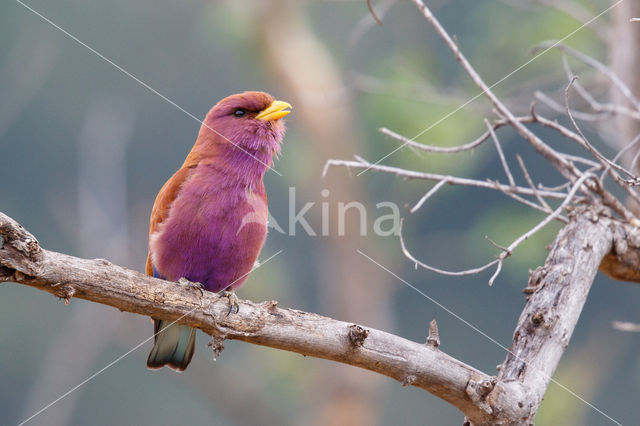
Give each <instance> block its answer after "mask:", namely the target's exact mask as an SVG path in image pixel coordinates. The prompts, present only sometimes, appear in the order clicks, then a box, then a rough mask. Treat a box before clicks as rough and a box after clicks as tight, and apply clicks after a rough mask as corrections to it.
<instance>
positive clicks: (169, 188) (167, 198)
mask: <svg viewBox="0 0 640 426" xmlns="http://www.w3.org/2000/svg"><path fill="white" fill-rule="evenodd" d="M192 170H193V169H192V168H189V167H182V168H181V169H180V170H178V171H177V172H175V173H174V174H173V176H171V178H170V179H169V180H168V181H167V182H166V183H165V184H164V185H163V186H162V189H161V190H160V192H159V193H158V196H157V197H156V201H155V203H153V209H152V210H151V219H150V221H149V237H151V235H153V234H154V233H155V232H156V231H157V230H158V227H159V226H160V224H161V223H162V222H163V221H164V220H165V219H166V218H167V217H168V216H169V210H170V208H171V205H172V204H173V202H174V201H175V199H176V198H177V196H178V194H179V193H180V189H181V188H182V185H183V184H184V183H185V181H186V180H187V179H188V178H189V176H190V175H191V171H192ZM145 272H146V274H147V275H151V276H153V265H152V263H151V251H149V253H148V254H147V264H146V266H145Z"/></svg>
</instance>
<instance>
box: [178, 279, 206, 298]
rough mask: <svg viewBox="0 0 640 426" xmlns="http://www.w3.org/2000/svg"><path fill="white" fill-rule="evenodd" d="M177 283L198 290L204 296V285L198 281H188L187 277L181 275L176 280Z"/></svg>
mask: <svg viewBox="0 0 640 426" xmlns="http://www.w3.org/2000/svg"><path fill="white" fill-rule="evenodd" d="M178 283H180V284H182V285H186V286H187V287H188V288H192V289H195V290H198V291H199V292H200V296H204V286H203V285H202V284H200V283H199V282H194V281H189V280H188V279H186V278H184V277H182V278H180V279H179V280H178Z"/></svg>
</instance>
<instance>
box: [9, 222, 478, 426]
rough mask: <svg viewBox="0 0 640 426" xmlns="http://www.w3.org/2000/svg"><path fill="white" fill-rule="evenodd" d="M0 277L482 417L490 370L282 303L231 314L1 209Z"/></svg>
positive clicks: (215, 302) (248, 306)
mask: <svg viewBox="0 0 640 426" xmlns="http://www.w3.org/2000/svg"><path fill="white" fill-rule="evenodd" d="M0 236H1V237H2V240H3V241H2V247H1V248H0V282H2V281H13V282H18V283H21V284H26V285H29V286H32V287H35V288H38V289H40V290H44V291H47V292H49V293H51V294H54V295H56V296H58V297H60V298H63V299H65V300H67V301H68V300H69V299H71V298H72V297H77V298H80V299H85V300H89V301H92V302H98V303H102V304H105V305H109V306H113V307H115V308H118V309H120V310H121V311H128V312H133V313H137V314H141V315H147V316H153V317H155V318H162V319H168V320H178V322H180V323H182V324H186V325H189V326H192V327H197V328H199V329H201V330H202V331H204V332H205V333H207V334H209V335H211V336H213V339H212V343H213V345H212V346H213V349H214V350H221V349H222V341H223V340H224V339H236V340H243V341H246V342H250V343H254V344H258V345H264V346H269V347H272V348H276V349H282V350H287V351H291V352H296V353H299V354H302V355H309V356H314V357H318V358H325V359H330V360H333V361H338V362H341V363H345V364H349V365H353V366H357V367H361V368H364V369H367V370H371V371H374V372H377V373H380V374H383V375H385V376H389V377H391V378H393V379H396V380H398V381H400V382H401V383H402V384H403V385H412V386H416V387H419V388H422V389H425V390H427V391H429V392H431V393H433V394H434V395H436V396H438V397H440V398H442V399H444V400H446V401H448V402H449V403H451V404H453V405H454V406H456V407H457V408H459V409H460V410H461V411H462V412H464V413H465V414H466V415H467V416H470V417H473V418H476V417H478V416H483V415H484V414H483V413H482V411H481V410H480V409H479V408H478V407H477V406H476V405H475V403H474V402H473V401H472V398H471V397H470V396H469V395H468V394H467V390H466V389H467V384H468V383H469V381H470V380H474V381H480V382H482V381H486V380H490V377H489V376H488V375H486V374H484V373H482V372H480V371H478V370H476V369H474V368H472V367H470V366H468V365H466V364H464V363H462V362H460V361H458V360H456V359H454V358H452V357H450V356H449V355H447V354H445V353H444V352H442V351H440V350H438V349H436V348H434V347H432V346H428V345H425V344H419V343H416V342H411V341H409V340H406V339H403V338H401V337H398V336H395V335H393V334H390V333H385V332H383V331H379V330H375V329H371V328H365V327H362V326H359V327H356V326H355V325H354V324H351V323H347V322H342V321H336V320H334V319H331V318H327V317H323V316H320V315H316V314H313V313H306V312H302V311H298V310H295V309H282V308H278V306H277V302H275V301H271V302H263V303H259V304H256V303H252V302H250V301H241V303H240V310H239V313H238V314H235V313H234V314H231V315H228V311H229V305H228V300H227V299H226V298H224V297H223V298H221V297H219V296H218V295H216V294H215V293H210V292H204V295H203V296H201V295H200V293H199V292H198V291H197V290H191V289H186V288H185V287H184V286H181V285H177V284H176V283H174V282H170V281H163V280H159V279H156V278H152V277H149V276H147V275H144V274H142V273H139V272H136V271H132V270H129V269H125V268H122V267H120V266H117V265H114V264H112V263H111V262H109V261H107V260H104V259H81V258H77V257H73V256H68V255H65V254H62V253H56V252H53V251H48V250H44V249H42V248H41V247H40V246H39V244H38V242H37V240H36V239H35V238H34V237H33V236H32V235H31V234H29V233H28V232H27V231H25V230H24V229H23V228H22V227H21V226H20V225H19V224H17V223H16V222H15V221H13V220H12V219H11V218H9V217H7V216H5V215H4V214H2V213H0Z"/></svg>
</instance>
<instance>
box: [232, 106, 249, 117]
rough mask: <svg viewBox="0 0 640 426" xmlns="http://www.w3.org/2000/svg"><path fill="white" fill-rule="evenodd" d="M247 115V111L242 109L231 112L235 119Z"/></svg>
mask: <svg viewBox="0 0 640 426" xmlns="http://www.w3.org/2000/svg"><path fill="white" fill-rule="evenodd" d="M246 113H247V111H245V110H244V109H242V108H238V109H237V110H235V111H234V112H233V116H234V117H236V118H240V117H244V115H245V114H246Z"/></svg>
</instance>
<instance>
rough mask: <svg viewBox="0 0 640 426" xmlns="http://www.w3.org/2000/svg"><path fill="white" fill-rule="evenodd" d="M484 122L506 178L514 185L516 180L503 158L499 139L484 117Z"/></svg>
mask: <svg viewBox="0 0 640 426" xmlns="http://www.w3.org/2000/svg"><path fill="white" fill-rule="evenodd" d="M484 124H485V125H486V126H487V129H489V133H490V134H491V139H493V143H494V144H495V146H496V150H497V151H498V156H499V157H500V162H502V168H503V169H504V172H505V173H506V175H507V179H508V180H509V184H511V186H516V181H515V180H514V179H513V175H512V174H511V170H509V164H508V163H507V159H506V158H504V152H502V148H501V147H500V141H499V140H498V137H497V136H496V132H494V131H493V126H492V125H491V124H490V123H489V120H487V119H486V118H485V119H484Z"/></svg>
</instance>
